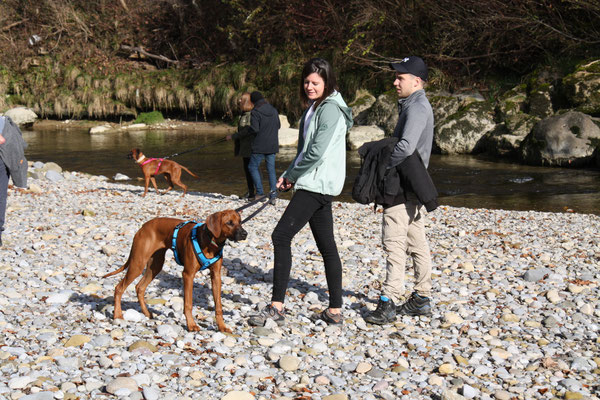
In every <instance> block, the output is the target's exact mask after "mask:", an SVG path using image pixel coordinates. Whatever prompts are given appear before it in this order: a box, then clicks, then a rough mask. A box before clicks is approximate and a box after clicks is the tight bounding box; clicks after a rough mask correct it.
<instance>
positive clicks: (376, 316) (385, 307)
mask: <svg viewBox="0 0 600 400" xmlns="http://www.w3.org/2000/svg"><path fill="white" fill-rule="evenodd" d="M364 319H365V321H366V322H368V323H370V324H375V325H385V324H389V323H390V322H394V321H395V320H396V305H395V304H394V300H392V299H388V300H387V301H384V300H383V299H382V298H381V297H380V298H379V303H377V309H376V310H375V311H373V312H371V313H369V314H367V316H365V318H364Z"/></svg>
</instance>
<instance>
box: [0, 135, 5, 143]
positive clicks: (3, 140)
mask: <svg viewBox="0 0 600 400" xmlns="http://www.w3.org/2000/svg"><path fill="white" fill-rule="evenodd" d="M4 142H6V139H4V136H2V135H0V144H4Z"/></svg>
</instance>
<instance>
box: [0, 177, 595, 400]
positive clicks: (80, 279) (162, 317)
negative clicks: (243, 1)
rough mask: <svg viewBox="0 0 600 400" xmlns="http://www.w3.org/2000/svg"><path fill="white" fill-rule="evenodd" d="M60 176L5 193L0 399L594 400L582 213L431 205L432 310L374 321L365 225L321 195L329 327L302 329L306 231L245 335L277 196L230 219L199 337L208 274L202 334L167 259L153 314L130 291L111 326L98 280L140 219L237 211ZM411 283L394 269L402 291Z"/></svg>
mask: <svg viewBox="0 0 600 400" xmlns="http://www.w3.org/2000/svg"><path fill="white" fill-rule="evenodd" d="M61 176H62V179H60V180H58V181H57V182H52V181H49V180H40V179H31V181H30V182H29V183H30V187H31V189H32V190H21V189H15V188H12V189H9V197H8V205H9V207H8V212H7V218H6V220H7V223H6V228H7V230H6V231H5V232H4V235H3V241H4V246H3V247H1V248H0V270H1V271H2V278H1V280H0V282H1V283H0V286H2V287H1V288H0V306H1V311H0V329H2V331H3V333H4V338H3V343H2V344H3V346H0V363H1V365H2V368H3V372H4V373H3V377H2V378H1V379H0V396H3V395H8V394H9V393H10V395H11V396H12V397H14V396H18V395H23V397H22V398H26V399H28V400H29V399H46V398H48V399H50V398H55V399H71V400H73V399H75V398H77V397H80V398H98V399H106V398H115V396H118V397H121V396H125V397H126V398H130V399H140V398H141V397H140V396H139V393H143V396H144V397H145V398H146V399H148V398H153V399H158V398H160V399H167V400H187V399H194V398H199V396H200V397H202V398H214V399H225V398H226V399H227V400H229V399H235V398H239V399H246V398H247V399H257V400H258V399H261V400H262V399H264V400H267V399H279V400H287V399H293V398H296V397H297V396H298V395H299V394H302V395H304V394H307V396H308V397H309V398H310V399H314V400H329V399H366V400H375V399H377V398H384V399H411V400H412V399H430V398H432V397H442V398H458V399H460V398H478V399H510V398H513V397H516V398H518V399H547V398H549V397H548V396H547V395H545V394H544V393H552V394H553V396H554V397H556V398H586V399H597V398H598V397H597V393H598V390H599V389H600V387H599V386H598V377H599V376H600V357H599V356H598V354H597V348H598V345H599V344H600V328H599V327H598V324H597V321H598V318H599V317H600V302H599V300H598V297H599V294H600V290H599V282H600V270H599V268H598V264H599V263H600V239H599V238H600V217H598V216H595V215H589V214H571V213H569V214H559V213H548V212H536V211H504V210H485V209H466V208H454V207H448V206H442V207H440V208H439V209H438V210H436V211H434V212H433V213H431V214H429V215H428V217H427V219H426V231H427V234H428V239H429V243H430V246H431V249H432V258H433V263H434V270H433V281H434V296H433V312H434V314H433V316H432V317H431V318H425V317H423V318H410V317H402V318H398V319H397V320H396V322H395V323H394V324H390V325H388V326H384V327H378V326H373V325H368V324H366V323H365V322H364V320H363V319H362V313H363V312H365V311H366V310H372V309H374V308H375V305H376V304H375V302H376V299H377V295H378V294H379V287H380V283H381V279H382V277H383V273H384V270H385V259H384V256H383V249H382V247H381V236H380V235H381V233H380V230H381V226H380V224H381V221H380V218H381V216H380V215H379V214H378V213H377V214H375V213H373V211H372V207H369V206H364V205H359V204H351V203H340V202H334V219H335V222H334V229H335V235H336V241H337V244H338V247H339V252H340V257H341V258H342V263H343V265H344V278H343V279H344V280H343V287H344V290H345V291H344V308H343V313H344V325H343V326H342V327H337V326H326V325H324V324H323V323H321V322H317V323H315V322H313V321H312V320H311V315H312V314H313V313H314V312H315V311H318V310H320V309H322V308H324V307H326V306H327V299H328V296H327V291H326V282H325V277H324V273H323V265H322V259H321V257H320V255H319V253H318V249H317V247H316V243H315V242H314V239H313V238H312V235H311V233H310V230H309V229H308V228H306V227H305V228H303V229H302V230H301V231H300V232H299V234H298V235H297V236H296V238H295V240H294V243H293V246H292V253H293V261H294V265H293V267H292V276H291V278H292V280H291V281H290V285H289V289H288V296H287V298H286V309H287V317H286V324H285V325H284V326H282V327H278V326H276V325H268V326H266V327H264V328H251V327H249V326H247V324H246V320H247V318H248V317H249V316H250V315H252V314H253V313H255V312H256V311H255V310H256V308H259V307H261V306H263V305H264V304H266V302H267V301H268V299H269V294H270V290H271V280H272V266H273V265H272V264H273V260H272V247H271V238H270V233H271V231H272V229H273V228H274V226H275V224H276V223H277V220H278V219H279V217H280V215H281V213H282V212H283V210H284V209H285V205H286V204H287V201H286V200H278V203H277V205H276V206H274V207H273V206H269V208H268V209H267V210H266V211H265V212H262V213H260V214H258V215H257V216H256V217H255V218H253V219H252V220H251V221H249V222H248V223H247V226H245V227H246V229H247V230H248V233H249V236H248V239H247V240H246V241H244V242H238V243H228V244H227V245H226V247H225V251H224V267H225V268H224V272H223V293H222V299H223V309H224V313H225V322H226V324H227V325H228V326H229V327H231V328H232V329H233V333H232V334H227V335H224V334H221V333H219V332H217V331H216V327H215V322H214V311H213V310H212V308H211V305H212V295H211V291H210V283H209V278H208V274H207V273H198V274H197V276H196V280H195V289H194V315H195V316H196V319H197V321H198V323H199V324H200V325H201V328H202V330H201V331H200V332H195V333H189V332H187V331H186V330H185V328H184V327H185V318H184V316H183V313H182V306H183V304H182V286H181V285H182V283H181V267H179V266H177V265H176V264H175V262H174V260H173V257H172V255H171V254H170V253H169V254H167V257H166V262H165V268H164V270H163V272H162V273H161V274H159V275H158V277H157V279H156V280H155V281H153V282H152V284H151V285H150V286H149V287H148V291H147V294H146V298H147V300H148V303H149V306H150V309H151V310H152V311H153V312H154V314H155V319H151V320H149V319H147V318H145V317H144V316H143V315H142V314H141V313H140V312H139V310H140V309H139V305H138V303H137V300H136V298H135V290H134V288H133V286H134V285H131V286H130V287H129V288H128V290H127V291H126V292H125V295H124V297H123V310H124V311H125V318H126V319H125V320H123V321H116V322H113V320H112V295H113V290H114V286H115V284H116V283H117V282H118V281H119V280H120V279H121V278H122V276H123V274H120V275H118V276H115V277H111V278H107V279H101V277H102V276H103V275H104V274H105V273H107V272H109V271H112V270H114V269H115V268H116V267H118V266H120V265H122V263H123V262H124V261H125V260H126V258H127V254H128V253H129V249H130V246H131V240H132V237H133V235H134V234H135V232H136V231H137V229H139V227H140V226H141V224H142V223H144V222H146V221H147V220H149V219H151V218H154V217H157V216H173V217H178V218H184V219H188V218H206V216H207V215H208V214H210V213H212V212H215V211H219V210H223V209H226V208H236V207H239V206H240V205H242V204H245V203H244V202H243V201H241V200H239V199H238V198H237V196H225V195H220V194H214V193H199V192H188V194H187V195H186V196H185V197H181V192H173V191H172V192H169V193H168V194H166V195H162V196H158V195H155V194H154V193H152V192H149V193H148V195H147V196H146V197H145V198H141V197H140V194H141V193H142V191H143V188H140V187H138V186H134V185H130V184H124V183H112V182H109V181H107V180H105V179H102V178H100V177H98V176H93V175H87V174H82V173H78V172H63V173H61ZM251 211H252V209H249V210H247V211H245V212H247V213H249V212H251ZM412 275H413V274H412V270H408V271H407V290H409V291H410V289H411V288H412V285H413V282H414V280H413V278H412ZM382 348H385V349H386V351H385V352H382V351H381V349H382ZM109 392H110V393H113V394H108V393H109ZM29 396H37V397H29ZM44 396H46V397H44ZM128 396H129V397H128ZM235 396H239V397H235ZM328 396H337V397H328ZM450 396H452V397H450ZM458 396H462V397H458ZM577 396H580V397H577Z"/></svg>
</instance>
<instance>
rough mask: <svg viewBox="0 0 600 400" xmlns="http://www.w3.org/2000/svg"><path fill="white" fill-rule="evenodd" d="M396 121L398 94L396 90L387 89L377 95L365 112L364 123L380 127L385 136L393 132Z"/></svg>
mask: <svg viewBox="0 0 600 400" xmlns="http://www.w3.org/2000/svg"><path fill="white" fill-rule="evenodd" d="M397 122H398V96H397V95H396V91H388V92H385V93H384V94H382V95H380V96H379V97H377V100H376V101H375V103H374V104H373V106H371V108H369V110H368V112H367V122H366V125H377V126H379V127H381V128H382V129H383V130H384V131H385V134H386V135H387V136H391V135H392V134H393V133H394V128H395V127H396V123H397Z"/></svg>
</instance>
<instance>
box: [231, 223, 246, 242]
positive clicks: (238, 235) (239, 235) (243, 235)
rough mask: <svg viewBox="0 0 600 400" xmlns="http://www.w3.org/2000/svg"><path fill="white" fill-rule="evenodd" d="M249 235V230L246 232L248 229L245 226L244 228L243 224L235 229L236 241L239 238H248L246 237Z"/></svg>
mask: <svg viewBox="0 0 600 400" xmlns="http://www.w3.org/2000/svg"><path fill="white" fill-rule="evenodd" d="M247 237H248V232H246V230H245V229H244V228H242V227H241V226H240V227H239V229H238V230H237V231H235V239H234V240H236V241H238V240H246V238H247Z"/></svg>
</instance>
